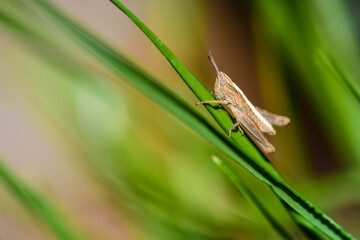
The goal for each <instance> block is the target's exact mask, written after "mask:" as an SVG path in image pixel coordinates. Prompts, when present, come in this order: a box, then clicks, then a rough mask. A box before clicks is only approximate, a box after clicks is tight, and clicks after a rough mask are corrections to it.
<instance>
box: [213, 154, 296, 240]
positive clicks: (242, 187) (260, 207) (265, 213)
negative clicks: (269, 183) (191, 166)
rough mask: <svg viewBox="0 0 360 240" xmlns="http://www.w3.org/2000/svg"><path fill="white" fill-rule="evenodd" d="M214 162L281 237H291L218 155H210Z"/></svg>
mask: <svg viewBox="0 0 360 240" xmlns="http://www.w3.org/2000/svg"><path fill="white" fill-rule="evenodd" d="M212 159H213V161H214V162H215V164H216V165H217V166H218V167H219V168H220V169H221V171H223V172H224V173H225V175H226V176H228V177H229V179H230V180H231V181H232V182H233V183H234V185H235V186H236V188H237V189H238V190H239V191H240V192H241V193H242V194H243V195H244V197H245V198H246V199H247V200H248V201H249V202H250V203H251V204H253V205H254V207H255V208H257V209H258V210H259V211H260V213H261V214H262V215H263V216H264V217H265V218H266V220H267V221H268V222H269V223H270V225H271V226H272V227H273V228H274V229H275V230H276V231H277V232H278V233H279V235H280V236H281V237H282V238H283V239H291V237H290V235H289V233H287V231H286V230H285V229H284V228H283V227H282V226H281V225H280V224H279V223H278V222H277V221H276V219H275V218H273V217H272V216H271V214H270V212H268V211H267V210H266V208H265V206H264V205H263V204H262V203H261V202H260V200H259V199H258V198H257V197H256V196H255V195H254V194H253V193H252V192H251V190H250V189H249V188H248V187H246V185H245V184H244V183H242V181H241V180H240V179H239V177H238V176H236V174H235V173H234V172H233V171H232V170H231V169H230V168H229V167H228V166H227V165H226V164H225V163H224V162H223V161H222V160H221V159H220V158H218V157H216V156H213V157H212Z"/></svg>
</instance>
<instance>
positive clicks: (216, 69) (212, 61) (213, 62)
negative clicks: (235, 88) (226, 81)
mask: <svg viewBox="0 0 360 240" xmlns="http://www.w3.org/2000/svg"><path fill="white" fill-rule="evenodd" d="M208 57H209V60H210V62H211V64H212V65H213V66H214V68H215V71H216V73H217V74H219V72H220V71H219V68H218V66H217V65H216V63H215V60H214V58H213V56H212V54H211V52H210V51H209V53H208Z"/></svg>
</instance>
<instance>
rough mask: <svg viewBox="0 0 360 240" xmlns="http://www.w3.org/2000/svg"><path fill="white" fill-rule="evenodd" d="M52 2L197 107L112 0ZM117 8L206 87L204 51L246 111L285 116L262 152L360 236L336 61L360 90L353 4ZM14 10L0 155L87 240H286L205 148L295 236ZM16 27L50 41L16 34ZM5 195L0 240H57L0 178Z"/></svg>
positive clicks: (124, 88) (13, 4) (90, 64)
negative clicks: (243, 99)
mask: <svg viewBox="0 0 360 240" xmlns="http://www.w3.org/2000/svg"><path fill="white" fill-rule="evenodd" d="M53 2H54V4H56V6H57V8H58V9H59V10H60V11H63V12H66V13H67V14H68V15H69V16H70V17H71V18H72V19H74V20H75V21H77V22H79V23H81V24H82V26H83V27H84V28H85V29H88V30H90V31H92V32H93V33H95V34H96V35H97V36H99V37H100V38H101V39H103V40H105V41H106V42H107V43H109V44H110V45H111V46H113V47H114V48H115V49H117V50H118V51H120V52H122V53H124V54H125V55H126V56H127V57H128V58H129V59H130V60H132V61H133V62H135V63H136V64H138V66H140V67H141V68H143V69H144V70H145V71H147V72H149V73H150V74H151V75H153V76H155V77H156V78H157V79H158V80H159V81H161V82H162V84H163V85H165V86H166V87H168V88H169V89H171V90H172V91H173V92H175V93H176V94H177V95H178V96H180V97H181V98H183V99H184V100H185V101H186V102H187V103H188V104H191V105H193V106H194V103H195V102H196V101H197V99H196V98H195V97H194V96H193V94H192V92H191V91H190V90H189V89H188V88H187V86H186V85H185V84H184V83H183V82H182V81H181V79H180V78H179V76H178V75H177V74H176V72H175V71H174V70H173V69H172V68H171V67H170V65H169V64H168V63H167V61H166V60H165V58H164V57H163V56H162V55H161V54H160V53H159V52H158V50H157V49H156V48H155V47H154V46H153V45H152V44H151V43H150V41H149V40H148V39H147V38H146V37H145V36H144V35H143V34H142V33H141V32H140V31H139V30H138V29H137V27H136V26H135V25H134V24H133V23H132V22H130V20H129V19H128V18H127V17H126V16H125V15H124V14H123V13H121V12H120V11H119V10H118V9H116V8H115V7H114V6H113V5H112V4H111V3H110V2H109V1H105V0H104V1H98V0H86V1H85V0H76V1H74V0H57V1H53ZM123 3H124V4H125V5H126V6H127V7H128V8H129V9H131V10H132V11H133V12H134V13H135V14H136V15H137V16H138V17H139V18H140V19H141V20H142V21H144V22H145V24H147V26H148V27H149V28H150V29H152V30H153V31H154V32H155V33H156V34H157V35H158V36H159V38H160V39H161V40H162V41H163V42H164V43H165V44H167V46H168V47H169V48H170V49H171V50H172V51H173V52H174V53H175V55H176V56H177V57H178V58H179V59H180V60H181V61H182V62H183V63H184V64H185V65H186V66H187V67H188V68H189V69H190V70H191V71H192V73H194V75H195V76H197V77H198V79H199V80H200V81H201V82H202V83H203V84H204V85H205V86H206V87H207V88H208V89H209V90H212V89H213V84H214V80H215V73H214V71H213V69H212V67H211V65H210V63H209V62H208V59H207V51H208V50H211V51H212V53H213V55H214V57H215V60H216V62H217V64H218V66H219V67H220V69H221V70H222V71H224V72H225V73H227V74H228V75H229V76H230V77H231V78H232V80H233V81H234V82H235V83H236V84H237V85H238V86H239V87H240V88H241V89H242V90H243V91H244V92H245V93H246V95H247V96H248V98H249V99H250V100H251V101H252V102H253V103H254V104H255V105H257V106H260V107H262V108H265V109H267V110H269V111H272V112H275V113H278V114H281V115H286V116H289V117H290V118H291V120H292V122H291V124H290V126H288V127H287V128H277V135H276V136H273V137H271V138H270V140H271V142H273V144H274V145H275V147H276V149H277V150H276V152H275V153H274V154H271V155H269V159H270V160H271V161H272V163H273V164H274V166H275V167H276V168H277V169H278V171H279V172H280V173H281V174H282V175H283V176H284V178H285V179H286V180H287V181H288V182H289V183H290V184H291V185H292V186H293V187H294V188H295V189H296V190H298V191H299V192H300V193H302V194H303V195H304V196H305V197H306V198H308V199H309V200H310V201H312V202H313V203H314V204H315V205H316V206H318V207H319V208H320V209H322V210H323V211H324V212H325V213H327V214H328V215H329V216H330V217H331V218H333V219H334V220H335V221H337V222H338V223H339V224H340V225H342V226H343V227H344V228H345V229H346V230H348V231H349V232H350V233H352V234H353V235H354V236H357V237H360V228H359V226H360V191H359V189H360V171H359V161H360V147H359V142H360V127H359V126H360V110H359V109H360V108H359V101H358V100H357V99H356V98H355V97H354V96H353V94H352V93H351V91H350V90H349V89H348V87H347V86H346V84H344V82H343V81H342V78H341V77H339V72H336V71H334V70H333V65H331V63H330V64H329V59H335V61H336V62H337V63H338V66H340V67H339V68H340V69H341V71H340V72H341V73H342V74H344V75H345V76H346V78H347V79H350V80H351V81H352V82H353V83H355V85H358V84H360V83H359V81H358V80H359V76H360V68H359V63H360V62H359V47H358V46H359V37H360V36H359V34H360V32H359V24H360V15H359V12H360V2H359V1H355V0H349V1H341V0H327V1H321V0H306V1H286V0H274V1H267V0H256V1H250V0H223V1H214V0H212V1H205V0H171V1H168V0H126V1H125V0H124V1H123ZM20 5H21V4H20ZM20 5H18V3H17V1H7V0H0V52H1V54H0V74H1V75H0V154H1V156H2V157H3V158H4V160H3V161H4V164H6V165H7V166H8V167H9V171H13V172H15V173H16V175H17V176H18V177H20V178H21V179H22V180H23V181H24V182H26V184H27V185H29V186H30V187H31V188H33V189H34V190H35V191H37V192H38V193H39V194H41V195H42V196H44V198H46V199H47V200H48V201H50V202H51V203H52V204H53V205H54V206H55V208H56V209H58V210H59V211H60V212H61V213H62V214H64V215H65V217H66V221H68V222H69V224H70V225H71V226H73V227H74V228H75V229H77V231H78V232H80V233H81V234H82V235H83V236H86V237H85V238H86V239H280V238H279V236H278V235H277V234H276V232H275V231H274V230H273V229H272V228H271V226H270V225H269V224H268V223H267V222H266V220H265V219H264V218H263V216H262V215H261V214H260V213H259V212H258V211H257V210H256V209H255V208H254V207H253V206H252V205H251V204H249V203H248V202H247V201H246V199H245V198H244V197H243V196H242V195H241V194H240V193H239V192H238V191H237V190H236V189H235V187H234V186H233V185H232V184H231V183H230V182H229V180H228V179H226V177H224V176H223V174H222V173H221V172H220V171H219V169H218V168H217V167H216V166H215V165H214V164H213V162H212V161H211V155H214V154H215V155H217V156H220V157H221V158H222V159H224V160H225V161H226V162H227V163H228V164H230V165H231V166H232V167H233V168H234V169H235V170H236V171H237V173H238V174H239V176H240V178H241V179H242V180H243V181H244V182H245V183H246V184H247V185H248V186H249V187H250V188H251V189H252V190H253V191H254V192H255V194H256V195H257V196H258V197H259V199H260V200H262V201H263V203H264V205H265V206H266V207H267V208H268V209H269V211H270V212H271V213H272V214H273V215H275V216H276V219H277V220H279V222H281V223H282V224H283V225H284V226H285V227H286V228H287V229H288V230H289V231H290V232H291V234H292V235H293V237H294V238H295V239H304V238H303V237H304V236H302V235H301V233H300V231H299V230H298V229H297V227H296V226H295V224H294V223H293V222H292V220H291V218H290V217H289V216H288V213H287V212H286V211H285V210H284V209H283V207H282V206H281V204H280V203H279V202H278V200H277V199H276V198H275V196H274V195H273V193H272V192H271V191H270V190H269V189H268V188H267V187H266V186H265V185H264V184H263V183H261V182H259V181H258V180H257V179H255V178H254V177H253V176H252V175H250V174H249V173H248V172H247V171H245V170H244V169H243V168H242V167H241V166H238V165H236V164H234V163H233V162H232V161H231V160H229V159H228V158H227V157H226V156H224V155H223V154H222V153H221V152H219V151H218V150H217V149H216V148H215V147H213V146H211V145H210V144H208V143H207V142H206V141H205V140H204V139H202V138H201V137H200V136H198V135H196V134H195V133H193V132H192V131H191V130H190V129H188V128H187V127H186V126H185V125H183V124H182V123H181V122H180V121H178V120H177V119H176V118H174V117H173V116H171V115H170V114H169V113H167V112H166V111H165V110H163V109H161V108H160V107H158V106H157V105H156V104H154V103H153V102H152V101H151V100H149V99H148V98H146V97H145V96H143V95H142V94H141V93H139V92H138V91H137V90H135V89H134V88H132V87H130V86H128V85H126V84H125V83H123V82H122V80H121V79H119V78H118V77H116V76H114V75H112V74H111V73H110V72H109V71H108V69H106V68H104V67H103V66H102V65H101V63H99V62H97V60H96V59H95V58H94V57H93V56H91V55H89V54H88V53H87V52H86V51H84V50H83V49H82V48H81V46H79V45H77V44H76V43H75V42H74V41H72V39H71V38H69V37H68V36H67V35H66V34H64V33H63V32H62V31H61V30H59V29H58V28H57V27H56V26H55V25H54V24H52V23H51V21H50V20H48V19H47V18H46V17H43V16H38V17H37V15H36V14H35V15H31V14H27V12H26V10H27V9H26V8H22V7H19V6H20ZM10 18H13V19H17V20H18V21H19V22H21V23H22V24H24V25H26V26H27V27H28V28H29V29H32V30H34V31H36V32H37V33H39V34H40V35H41V36H44V39H45V40H46V42H49V43H51V44H49V45H42V44H40V43H39V44H38V45H36V44H34V42H33V41H32V39H31V37H28V38H27V37H26V35H21V34H18V33H17V32H16V31H14V29H15V25H11V24H9V22H11V21H9V19H10ZM24 32H25V30H23V33H24ZM44 56H47V57H44ZM329 56H330V57H329ZM330 62H331V61H330ZM340 75H341V74H340ZM194 108H195V106H194ZM196 110H197V111H200V112H201V113H202V114H204V115H205V116H207V117H208V118H209V119H210V116H209V115H208V114H207V113H206V111H205V109H204V108H203V107H198V108H196ZM215 124H216V123H215V122H214V125H215ZM0 192H1V198H0V239H54V238H55V236H54V235H53V234H52V232H51V231H49V230H48V229H47V227H46V225H44V224H43V223H42V222H41V221H39V220H38V219H37V218H36V217H35V216H34V214H32V213H31V211H28V208H26V207H24V204H23V203H21V201H19V199H17V198H16V196H14V195H13V194H11V192H9V191H8V189H7V188H6V187H4V186H3V185H2V184H1V183H0Z"/></svg>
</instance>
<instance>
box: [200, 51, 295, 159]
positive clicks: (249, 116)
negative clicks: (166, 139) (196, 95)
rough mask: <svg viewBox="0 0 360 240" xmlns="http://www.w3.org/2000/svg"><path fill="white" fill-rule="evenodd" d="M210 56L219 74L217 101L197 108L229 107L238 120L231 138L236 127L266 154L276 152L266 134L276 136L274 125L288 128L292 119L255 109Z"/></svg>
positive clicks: (233, 127)
mask: <svg viewBox="0 0 360 240" xmlns="http://www.w3.org/2000/svg"><path fill="white" fill-rule="evenodd" d="M208 56H209V59H210V62H211V63H212V65H213V66H214V68H215V71H216V73H217V77H216V80H215V88H214V95H215V98H216V100H210V101H202V102H198V103H196V106H198V105H200V104H211V103H215V104H221V105H223V106H224V107H227V109H228V110H229V112H230V114H231V115H232V116H233V117H234V118H235V120H236V123H235V124H234V125H233V126H232V127H231V128H230V130H229V137H231V132H232V131H233V130H234V129H235V128H236V127H238V128H239V131H240V132H241V134H244V132H243V130H242V128H243V129H244V130H245V131H247V132H249V133H250V134H251V135H252V136H253V137H254V139H255V140H256V141H257V142H258V143H259V145H260V147H261V148H262V149H263V150H264V151H265V152H266V153H271V152H274V151H275V147H274V146H273V145H272V144H271V143H270V142H269V140H268V139H267V138H266V137H265V136H264V133H267V134H269V135H275V134H276V131H275V129H274V128H273V126H272V124H273V125H276V126H286V125H288V124H289V123H290V119H289V118H288V117H285V116H279V115H276V114H274V113H270V112H268V111H266V110H264V109H261V108H259V107H254V106H253V105H252V104H251V102H250V101H249V100H248V99H247V97H246V96H245V94H244V93H243V92H242V91H241V90H240V88H239V87H238V86H236V84H235V83H233V81H231V79H230V78H229V77H228V76H227V75H226V74H225V73H223V72H221V71H219V68H218V67H217V65H216V63H215V60H214V58H213V56H212V54H211V52H209V54H208Z"/></svg>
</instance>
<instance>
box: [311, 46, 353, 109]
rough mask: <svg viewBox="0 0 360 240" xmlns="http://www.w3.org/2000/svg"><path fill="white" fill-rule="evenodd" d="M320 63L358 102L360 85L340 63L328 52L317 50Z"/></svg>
mask: <svg viewBox="0 0 360 240" xmlns="http://www.w3.org/2000/svg"><path fill="white" fill-rule="evenodd" d="M318 54H319V58H320V63H321V64H322V65H324V66H325V67H326V69H327V70H328V71H329V72H331V73H332V74H333V75H334V77H335V78H337V79H338V80H339V81H340V82H341V83H342V84H343V85H344V86H345V87H346V88H347V89H348V91H349V92H350V93H351V95H352V96H353V97H354V98H355V99H356V100H357V101H358V102H359V103H360V87H359V86H358V85H357V84H356V83H355V82H354V80H353V79H351V78H350V77H349V76H348V75H347V74H346V73H345V71H344V69H343V68H342V67H341V65H340V63H339V62H338V61H337V60H336V59H335V58H334V57H333V56H331V55H330V54H329V53H326V52H324V51H320V50H319V52H318Z"/></svg>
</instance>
